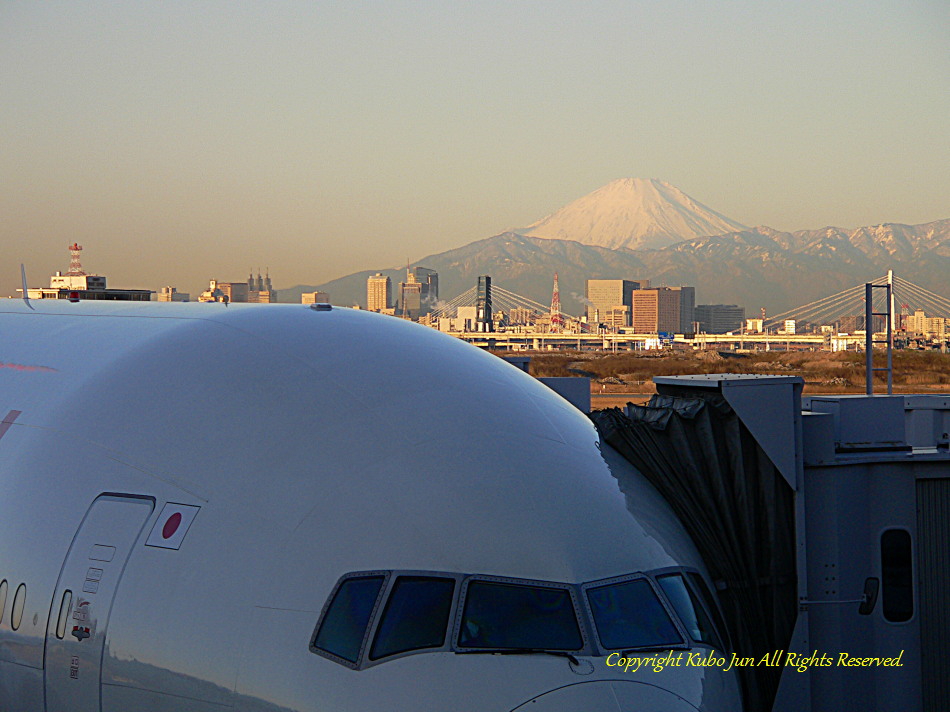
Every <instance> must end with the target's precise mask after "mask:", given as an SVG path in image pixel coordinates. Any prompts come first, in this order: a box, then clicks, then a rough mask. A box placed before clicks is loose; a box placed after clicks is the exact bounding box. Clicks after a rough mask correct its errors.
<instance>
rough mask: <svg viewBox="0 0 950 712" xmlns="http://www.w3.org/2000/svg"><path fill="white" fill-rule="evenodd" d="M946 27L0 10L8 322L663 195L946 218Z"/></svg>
mask: <svg viewBox="0 0 950 712" xmlns="http://www.w3.org/2000/svg"><path fill="white" fill-rule="evenodd" d="M948 33H950V20H948V16H947V13H946V10H945V8H943V7H942V4H941V3H938V2H936V0H932V1H931V0H920V1H918V2H912V3H898V2H885V1H877V2H851V3H838V4H835V5H834V6H833V7H830V6H826V5H825V4H821V3H817V2H802V3H795V4H787V3H753V2H745V1H742V2H736V3H730V4H728V5H726V4H722V3H716V4H700V3H691V2H671V3H663V4H659V3H646V2H634V3H613V2H605V3H599V4H597V5H579V4H578V5H574V4H569V3H555V4H552V3H545V4H538V3H525V4H519V5H518V6H513V7H512V6H508V5H505V4H501V3H482V4H480V5H478V6H474V5H472V6H461V7H456V6H454V5H446V6H445V7H435V8H433V7H431V6H428V5H426V6H424V5H422V4H419V3H397V4H396V5H392V6H387V7H386V8H373V9H370V8H367V7H362V8H360V7H353V6H351V5H348V4H344V3H336V2H328V3H321V4H320V5H319V6H313V5H311V4H304V3H290V4H284V5H281V6H279V7H274V6H266V8H265V6H263V5H257V4H252V3H229V4H227V5H216V4H205V3H202V4H195V3H187V4H180V5H175V6H166V5H129V6H126V5H114V4H107V3H83V4H81V5H74V4H70V3H44V4H30V3H22V4H17V3H6V4H4V5H3V6H2V7H0V40H2V41H0V87H2V89H0V92H2V98H3V102H2V105H3V109H2V112H0V130H2V131H3V134H4V142H3V143H4V148H3V150H2V151H0V187H2V190H0V211H2V214H3V216H4V219H3V221H2V223H0V246H2V247H3V250H4V254H5V255H6V259H5V260H4V261H3V263H2V266H3V268H2V270H0V295H7V294H13V293H14V290H15V289H16V288H17V287H19V286H20V285H19V264H20V263H21V262H22V263H24V264H25V265H26V268H27V274H28V277H29V279H30V283H31V284H30V286H39V285H42V284H45V283H46V281H47V279H48V277H49V274H51V273H52V272H54V271H56V270H65V268H66V266H67V264H68V262H67V261H66V246H67V245H69V244H71V243H73V242H79V243H80V244H83V245H85V246H86V248H87V250H88V252H87V253H86V255H85V256H84V258H85V259H86V264H87V265H88V267H89V270H90V271H92V272H96V273H98V274H103V275H108V276H109V278H110V284H115V285H116V286H117V287H139V288H148V289H154V290H157V289H159V288H160V287H161V286H165V285H174V286H177V287H179V289H181V290H182V291H185V292H191V293H197V292H198V291H200V289H201V288H203V286H204V285H206V284H207V282H208V280H209V279H211V278H216V279H220V280H240V279H243V276H244V275H245V274H246V273H247V271H248V269H250V268H254V269H257V268H258V267H260V268H268V267H269V269H270V272H271V274H272V275H274V276H275V278H277V279H278V280H279V282H278V284H277V285H276V286H277V288H282V287H283V288H286V287H289V286H292V285H296V284H319V283H323V282H326V281H328V280H331V279H333V278H335V277H339V276H341V275H344V274H347V273H350V272H354V271H357V270H378V269H386V268H390V267H393V266H396V265H400V264H405V263H406V258H407V257H408V258H409V261H410V262H412V263H415V262H416V261H417V260H420V259H421V258H423V257H424V256H426V255H429V254H433V253H438V252H441V251H444V250H448V249H451V248H454V247H458V246H461V245H464V244H467V243H469V242H472V241H474V240H479V239H483V238H486V237H489V236H491V235H495V234H498V233H501V232H503V231H504V230H506V229H509V228H513V227H523V226H526V225H529V224H531V223H533V222H535V221H537V220H539V219H541V218H543V217H544V216H545V215H548V214H550V213H552V212H553V211H555V210H556V209H558V208H559V207H561V206H562V205H564V204H566V203H567V202H569V201H571V200H573V199H575V198H577V197H579V196H581V195H584V194H586V193H588V192H590V191H592V190H594V189H596V188H598V187H599V186H601V185H604V184H606V183H608V182H609V181H611V180H614V179H616V178H622V177H644V178H654V177H655V178H658V179H662V180H667V181H669V182H670V183H672V184H674V185H677V186H679V187H681V188H682V189H683V190H684V191H686V192H687V193H689V194H691V195H693V196H695V197H696V198H697V199H699V200H701V201H702V202H704V203H706V204H708V205H711V206H713V207H715V208H716V209H718V210H721V211H722V212H723V213H724V214H725V215H728V216H729V217H731V218H734V219H736V220H738V221H741V222H742V223H744V224H748V225H769V226H771V227H774V228H776V229H779V230H802V229H814V228H820V227H822V226H824V225H835V226H839V227H845V228H849V227H850V228H853V227H858V226H862V225H873V224H878V223H881V222H900V223H906V224H920V223H924V222H929V221H933V220H939V219H943V218H947V217H950V205H948V204H947V197H946V196H947V195H950V161H947V146H948V145H950V129H948V127H947V125H946V121H945V117H946V116H947V115H948V114H950V91H948V89H950V57H948V55H947V53H946V51H945V37H946V36H947V35H948Z"/></svg>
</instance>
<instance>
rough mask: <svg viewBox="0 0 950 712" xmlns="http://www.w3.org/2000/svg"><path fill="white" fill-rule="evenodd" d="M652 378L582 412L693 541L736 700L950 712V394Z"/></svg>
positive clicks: (818, 711) (755, 706) (793, 707)
mask: <svg viewBox="0 0 950 712" xmlns="http://www.w3.org/2000/svg"><path fill="white" fill-rule="evenodd" d="M654 380H655V383H656V386H657V395H656V396H655V397H654V398H653V399H652V400H651V401H650V403H649V404H648V405H647V406H635V405H629V406H628V407H627V409H626V412H621V411H620V410H616V409H614V410H608V411H600V412H597V413H594V414H592V416H591V417H592V418H593V419H594V421H595V423H596V424H597V425H598V428H599V429H600V431H601V434H602V436H603V437H604V439H605V440H607V441H608V442H609V443H610V444H611V445H613V446H614V447H615V448H617V449H618V450H619V451H620V452H622V453H623V454H624V455H625V456H626V457H627V458H628V459H629V460H630V461H631V462H632V463H633V464H634V465H635V466H636V467H637V468H638V469H640V470H641V471H642V472H643V473H644V474H645V475H646V476H647V477H648V478H649V479H650V480H651V482H653V484H654V485H655V486H656V487H657V489H659V490H660V492H661V493H662V494H663V495H664V496H665V497H666V498H667V499H668V500H669V501H670V503H671V504H672V506H673V507H674V509H676V511H677V513H678V514H679V516H680V518H681V519H682V521H683V522H684V523H685V525H686V526H687V528H688V529H689V530H690V533H691V535H692V536H693V538H694V540H695V541H696V543H697V546H698V547H699V548H700V551H701V553H702V554H703V557H704V559H705V560H706V563H707V565H708V566H709V569H710V572H711V574H712V575H713V577H714V578H715V579H716V581H717V587H718V588H719V595H720V600H721V602H722V605H723V608H724V613H725V615H726V618H727V620H728V625H729V628H730V633H731V636H732V642H733V650H734V651H735V652H736V654H737V655H738V656H739V658H740V659H741V658H751V659H752V663H751V664H750V665H749V666H748V667H744V668H742V669H741V671H740V672H741V673H743V675H744V677H743V684H744V686H745V695H746V708H747V709H751V710H772V711H773V712H792V711H796V712H797V711H800V710H812V711H813V712H826V711H827V712H831V711H832V710H834V711H837V710H841V709H861V710H868V711H871V710H880V711H881V712H884V711H885V710H887V711H890V710H894V709H901V710H907V711H908V712H936V711H937V710H946V709H950V641H948V631H950V450H948V445H950V397H946V396H939V395H909V396H904V395H899V396H810V397H804V398H803V397H802V386H803V382H802V379H800V378H798V377H789V376H748V375H733V374H728V375H703V376H678V377H662V378H656V379H654ZM776 651H778V653H776ZM769 653H771V655H769ZM796 662H797V663H799V664H797V665H796V664H794V663H796Z"/></svg>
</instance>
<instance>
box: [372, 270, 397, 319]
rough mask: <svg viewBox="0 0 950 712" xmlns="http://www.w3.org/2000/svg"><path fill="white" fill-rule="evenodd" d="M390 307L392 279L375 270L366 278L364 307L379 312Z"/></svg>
mask: <svg viewBox="0 0 950 712" xmlns="http://www.w3.org/2000/svg"><path fill="white" fill-rule="evenodd" d="M391 307H392V280H390V279H389V277H386V276H384V275H383V274H382V273H381V272H377V273H376V274H374V275H372V276H371V277H369V278H368V279H367V280H366V308H367V309H368V310H369V311H375V312H381V311H384V310H386V309H390V308H391Z"/></svg>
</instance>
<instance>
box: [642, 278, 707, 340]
mask: <svg viewBox="0 0 950 712" xmlns="http://www.w3.org/2000/svg"><path fill="white" fill-rule="evenodd" d="M688 289H692V287H689V288H688ZM682 299H683V292H682V289H681V288H677V289H671V288H669V287H655V288H652V289H637V290H634V292H633V309H632V310H631V312H632V313H631V316H630V321H631V326H633V330H634V331H635V332H636V333H638V334H656V333H659V332H661V331H663V332H671V333H675V332H680V333H682V331H683V330H682V328H681V326H682V324H681V323H680V320H681V300H682Z"/></svg>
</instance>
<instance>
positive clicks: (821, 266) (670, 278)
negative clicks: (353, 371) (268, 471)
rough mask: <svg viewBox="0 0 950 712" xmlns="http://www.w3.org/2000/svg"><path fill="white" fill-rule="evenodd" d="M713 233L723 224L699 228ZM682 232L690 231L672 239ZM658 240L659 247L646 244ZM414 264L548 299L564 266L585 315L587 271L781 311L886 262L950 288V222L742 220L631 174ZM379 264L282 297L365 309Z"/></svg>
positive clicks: (392, 273)
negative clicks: (785, 223) (854, 225)
mask: <svg viewBox="0 0 950 712" xmlns="http://www.w3.org/2000/svg"><path fill="white" fill-rule="evenodd" d="M599 205H600V206H602V207H598V206H599ZM571 206H574V207H573V208H571ZM569 208H571V209H569ZM571 226H573V227H571ZM608 226H612V227H608ZM723 228H725V229H723ZM735 228H737V229H735ZM710 229H713V230H721V232H720V234H715V235H697V234H695V231H696V230H698V231H700V232H702V231H704V230H710ZM677 234H680V235H683V237H681V238H680V239H679V240H676V235H677ZM559 235H565V236H566V235H571V236H572V238H571V239H566V238H565V237H558V236H559ZM674 240H675V241H674ZM650 244H652V245H661V246H660V247H653V248H651V247H643V246H642V245H650ZM627 245H639V247H637V248H636V249H631V248H630V247H629V246H627ZM415 264H417V265H420V266H424V267H428V268H430V269H434V270H436V271H437V272H438V273H439V292H440V296H441V298H442V299H443V300H449V299H452V298H454V297H455V296H456V295H458V294H460V293H461V292H464V291H465V290H467V289H469V288H470V287H471V286H473V285H474V284H475V281H476V277H477V276H478V275H480V274H490V275H491V276H492V280H493V282H494V283H495V284H497V285H500V286H502V287H504V288H505V289H507V290H509V291H512V292H516V293H518V294H521V295H523V296H526V297H529V298H531V299H534V300H536V301H538V302H541V303H542V304H548V303H550V300H551V290H552V282H553V277H554V273H555V272H558V273H559V281H560V288H561V308H562V310H563V311H565V312H568V313H574V314H580V313H581V312H582V311H583V309H584V296H583V295H584V286H585V281H586V280H587V279H598V278H599V279H610V278H624V279H634V280H636V279H640V280H643V279H649V280H650V283H651V284H652V285H653V286H659V285H664V284H666V285H670V286H674V285H682V284H688V285H693V286H695V287H696V302H697V303H698V304H699V303H702V304H739V305H741V306H744V307H745V308H746V313H747V314H753V313H755V312H757V311H758V309H759V308H760V307H765V308H766V309H767V310H768V312H769V313H772V314H774V313H777V312H781V311H785V310H786V309H791V308H794V307H796V306H798V305H801V304H805V303H808V302H811V301H813V300H815V299H819V298H821V297H825V296H829V295H831V294H834V293H835V292H838V291H841V290H843V289H846V288H848V287H851V286H854V285H856V284H860V283H862V282H867V281H870V280H872V279H875V278H877V277H880V276H881V275H882V274H884V273H885V272H886V270H888V269H893V270H894V271H895V272H896V273H898V274H899V276H901V277H903V278H904V279H907V280H910V281H912V282H915V283H917V284H919V285H921V286H922V287H925V288H927V289H930V290H932V291H935V292H938V293H943V294H946V293H948V292H950V289H948V284H947V281H948V280H947V275H948V274H950V219H945V220H938V221H935V222H931V223H926V224H922V225H902V224H896V223H885V224H882V225H876V226H872V227H861V228H858V229H856V230H846V229H842V228H837V227H826V228H822V229H819V230H801V231H798V232H780V231H778V230H773V229H772V228H769V227H764V226H761V227H754V228H746V227H743V226H742V225H741V224H740V223H738V222H736V221H734V220H730V219H729V218H727V217H725V216H723V215H721V214H720V213H717V212H715V211H713V210H711V209H710V208H707V207H706V206H703V205H702V204H701V203H699V202H698V201H695V200H693V199H692V198H690V197H689V196H687V195H686V194H685V193H683V192H682V191H680V190H679V189H677V188H675V187H673V186H670V185H669V184H667V183H663V182H662V181H656V180H651V181H646V180H642V179H624V180H620V181H614V182H613V183H610V184H608V185H607V186H604V187H603V188H601V189H599V190H598V191H595V192H594V193H591V194H590V195H588V196H585V197H584V198H581V199H580V200H577V201H574V203H571V205H569V206H565V208H562V209H561V210H559V211H557V212H555V213H553V214H552V215H550V216H548V217H547V218H544V219H542V220H540V221H538V222H536V223H534V224H533V225H531V226H528V227H527V228H523V229H520V230H512V231H509V232H505V233H502V234H500V235H495V236H494V237H489V238H486V239H483V240H477V241H475V242H472V243H470V244H468V245H465V246H463V247H459V248H456V249H453V250H448V251H445V252H441V253H438V254H433V255H429V256H427V257H424V258H423V259H421V260H418V261H417V262H416V263H415ZM375 271H376V270H367V271H362V272H356V273H354V274H351V275H347V276H345V277H341V278H339V279H336V280H333V281H331V282H327V283H325V284H321V285H314V286H309V285H308V286H304V285H299V286H297V287H292V288H290V289H282V290H281V292H280V297H281V301H298V302H299V295H300V293H302V292H308V291H318V290H319V291H326V292H329V294H330V298H331V301H332V302H333V303H334V304H339V305H343V306H347V305H352V304H363V305H364V306H365V300H366V278H367V277H368V276H369V275H371V274H374V273H375ZM381 271H382V273H383V274H385V275H388V276H389V277H391V278H392V280H393V291H394V298H395V296H396V294H395V293H396V291H397V290H396V285H397V284H398V283H399V282H400V281H404V280H405V270H404V269H396V268H394V269H389V270H381Z"/></svg>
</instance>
